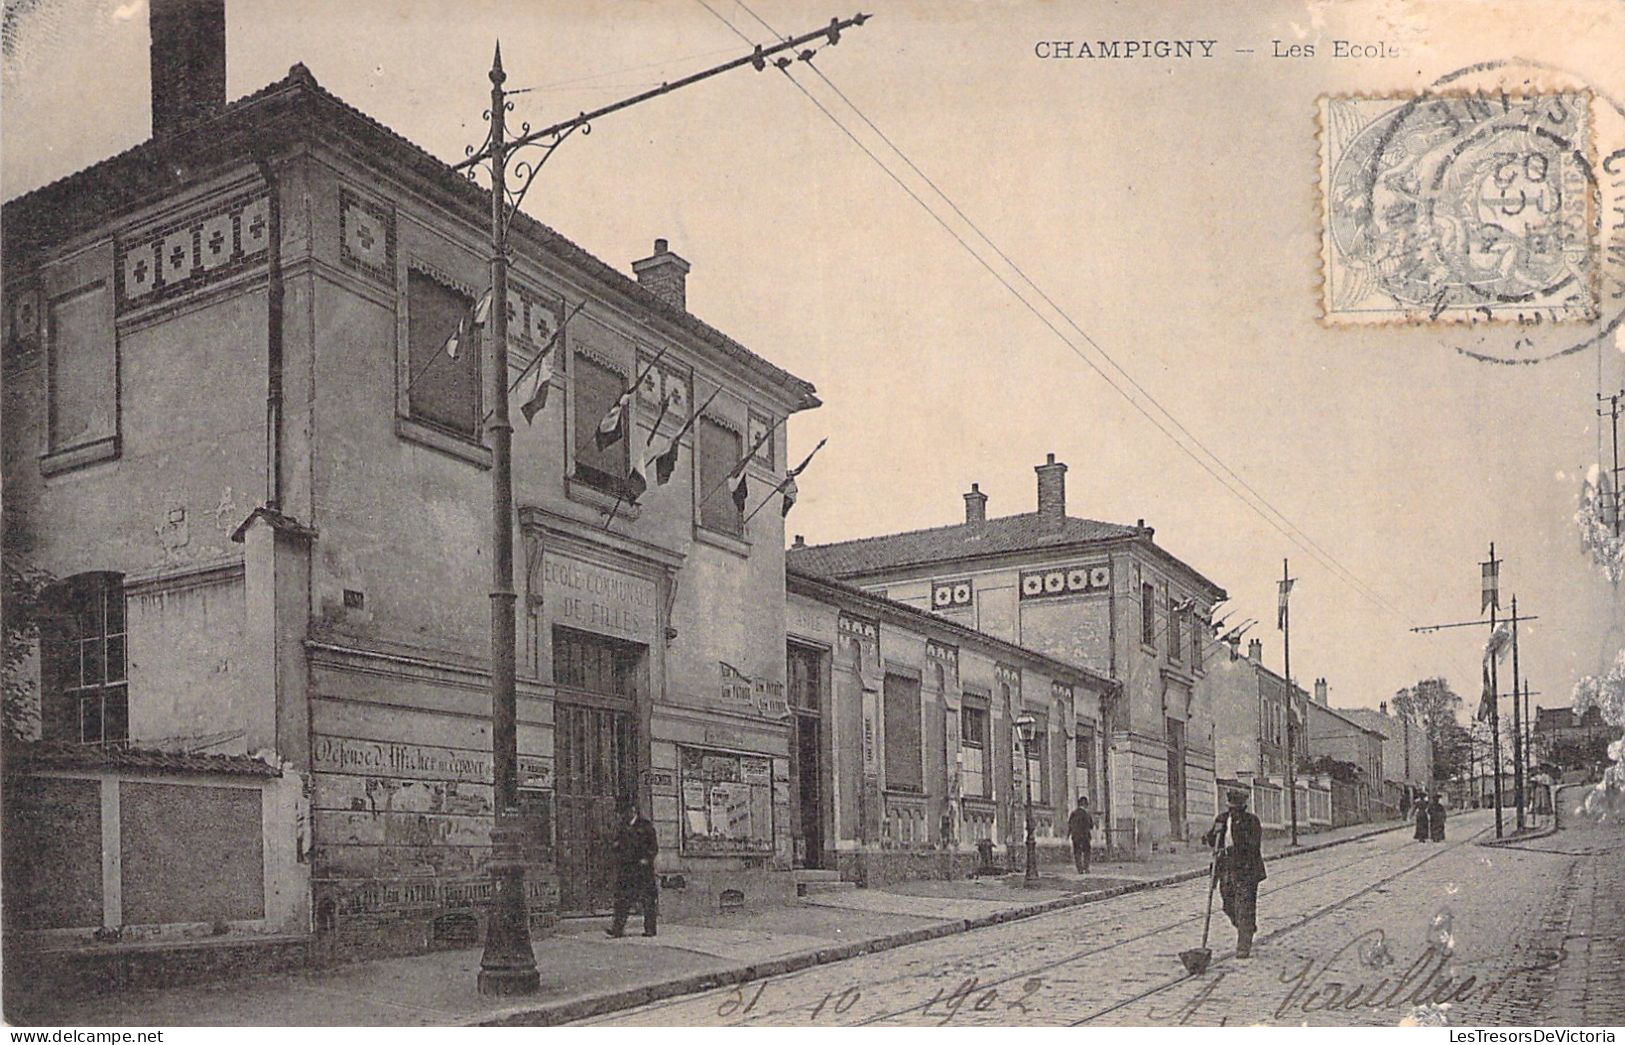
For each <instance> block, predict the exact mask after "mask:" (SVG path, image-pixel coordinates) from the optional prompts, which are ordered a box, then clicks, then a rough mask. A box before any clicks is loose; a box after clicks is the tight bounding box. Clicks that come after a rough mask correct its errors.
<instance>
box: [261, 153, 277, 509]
mask: <svg viewBox="0 0 1625 1045" xmlns="http://www.w3.org/2000/svg"><path fill="white" fill-rule="evenodd" d="M254 163H255V165H256V166H258V167H259V171H260V178H261V179H263V180H264V182H265V188H266V193H267V203H266V208H267V211H268V213H267V224H268V226H269V228H268V232H267V235H268V237H269V240H270V242H269V243H268V244H267V245H266V265H265V305H266V308H265V366H266V373H265V506H266V507H267V508H271V509H273V510H275V511H281V510H282V321H283V286H282V194H281V191H280V187H279V185H278V183H277V178H276V173H275V171H274V170H273V169H272V166H271V160H270V158H269V157H267V156H266V155H264V154H263V153H259V152H256V153H255V154H254Z"/></svg>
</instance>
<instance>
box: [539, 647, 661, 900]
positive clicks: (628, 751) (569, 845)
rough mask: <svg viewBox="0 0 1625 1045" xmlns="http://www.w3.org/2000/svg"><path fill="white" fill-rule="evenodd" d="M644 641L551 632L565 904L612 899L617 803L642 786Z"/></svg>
mask: <svg viewBox="0 0 1625 1045" xmlns="http://www.w3.org/2000/svg"><path fill="white" fill-rule="evenodd" d="M643 657H644V648H643V647H642V646H636V645H633V644H631V643H624V642H617V641H615V640H613V639H606V638H603V637H601V636H597V635H590V634H587V633H585V632H577V631H572V630H571V629H568V628H555V629H554V633H553V679H554V683H555V685H556V687H557V691H556V692H557V696H556V698H555V701H554V705H553V753H554V767H555V772H554V776H555V779H556V781H557V788H558V816H557V824H558V827H557V836H558V843H557V854H558V870H559V909H560V911H561V912H562V913H565V914H602V913H606V912H608V911H609V910H610V909H611V907H612V906H613V904H614V899H615V896H614V887H615V873H616V869H615V832H616V830H617V828H618V827H619V823H618V817H617V815H616V802H617V801H618V799H619V798H620V796H622V795H635V794H636V793H637V779H638V766H639V762H640V749H639V741H638V728H637V710H636V709H637V696H638V692H639V690H640V688H641V679H642V674H643Z"/></svg>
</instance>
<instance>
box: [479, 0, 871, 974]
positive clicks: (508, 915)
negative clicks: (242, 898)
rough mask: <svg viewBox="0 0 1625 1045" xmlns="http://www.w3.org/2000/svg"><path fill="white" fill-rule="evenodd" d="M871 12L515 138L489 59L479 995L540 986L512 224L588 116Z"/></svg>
mask: <svg viewBox="0 0 1625 1045" xmlns="http://www.w3.org/2000/svg"><path fill="white" fill-rule="evenodd" d="M868 19H869V16H868V15H865V14H859V15H856V16H854V17H852V18H846V19H838V18H832V19H830V22H829V25H828V26H826V27H824V28H822V29H817V30H814V31H812V32H809V33H803V34H801V35H800V36H797V37H794V38H793V39H787V40H783V41H781V42H779V43H776V44H774V45H772V46H771V47H766V48H764V47H761V46H757V47H756V48H755V50H754V51H752V52H751V53H750V54H746V55H743V56H741V57H739V58H735V59H733V60H732V61H728V62H723V63H722V64H720V65H715V66H712V67H711V68H709V69H706V70H704V71H702V72H698V73H693V74H691V75H689V76H685V77H683V78H681V79H678V80H674V81H671V82H670V83H662V84H661V85H660V86H659V87H656V88H653V89H651V90H647V91H644V92H642V93H640V94H636V95H633V96H631V97H629V98H625V99H623V100H621V101H618V102H615V103H613V104H611V105H606V106H603V107H602V108H599V109H595V110H593V111H592V112H590V113H581V114H580V115H577V116H575V117H572V118H570V119H568V120H563V121H561V122H559V123H556V124H553V125H552V126H550V127H544V128H542V129H541V130H539V131H532V130H531V129H530V124H528V123H526V124H522V125H521V128H520V134H519V135H518V136H517V137H514V138H511V139H510V138H509V137H508V133H507V119H506V117H507V113H508V112H509V111H510V110H511V108H512V106H513V103H512V102H511V101H509V100H508V94H509V92H507V91H505V90H504V89H503V86H502V85H503V84H504V83H505V82H506V81H507V74H506V73H505V72H504V71H503V69H502V45H501V44H500V43H499V44H498V45H497V48H496V52H495V54H494V55H493V56H492V60H491V71H490V74H489V78H490V81H491V108H490V110H489V111H488V112H487V113H486V119H488V120H489V121H490V130H489V133H488V134H487V136H486V139H485V142H484V144H482V145H481V146H480V148H479V149H475V148H473V147H472V146H471V147H469V148H468V149H467V150H465V151H466V153H467V158H466V159H464V160H463V161H462V162H461V163H458V164H456V165H455V166H454V167H453V168H452V169H453V170H459V171H467V172H468V176H469V177H470V178H472V177H473V171H472V168H474V167H475V166H478V165H480V164H484V165H486V166H487V167H488V169H489V171H490V175H491V308H490V311H489V314H488V317H487V320H486V330H485V336H486V338H487V339H488V340H489V342H490V351H491V356H490V359H491V367H492V370H493V371H494V374H495V376H494V380H493V381H492V384H491V388H492V390H493V395H494V397H495V402H494V403H493V404H492V405H493V409H492V411H491V416H490V419H489V420H488V421H487V423H486V429H485V430H486V434H487V435H488V437H489V438H490V443H491V545H492V548H491V592H490V597H491V776H492V785H493V786H492V806H493V809H492V826H491V861H490V864H489V869H490V872H491V875H492V877H493V878H494V880H495V881H494V883H493V884H494V895H493V896H492V905H491V912H490V915H489V917H488V918H487V920H486V934H485V952H484V954H483V955H482V956H481V958H480V973H479V990H480V993H481V994H529V993H532V992H534V991H535V990H536V989H537V988H538V987H539V986H540V979H541V977H540V974H539V973H538V972H537V969H536V954H535V951H534V949H533V948H532V947H531V942H530V912H529V910H528V905H527V904H526V900H525V857H524V830H523V826H522V825H521V823H520V820H519V808H518V806H519V802H518V799H519V774H518V763H519V751H518V733H517V727H516V720H517V718H518V709H517V706H516V701H515V694H514V675H515V649H514V639H515V626H514V603H515V601H516V593H515V592H514V578H513V525H514V520H513V425H512V424H511V422H510V419H509V414H508V388H507V386H508V309H507V302H508V229H509V225H510V223H511V222H512V220H513V218H514V216H515V215H517V214H518V212H519V207H520V205H521V204H522V203H523V202H524V199H525V195H526V193H528V192H529V191H530V188H531V186H532V185H533V184H535V181H536V176H537V175H538V174H539V173H540V172H541V168H542V165H543V164H545V163H546V162H547V160H548V159H550V158H551V157H552V155H553V152H554V150H556V149H557V148H558V147H559V146H560V145H561V144H563V143H564V140H565V139H566V138H568V137H569V136H570V135H571V134H573V133H575V132H576V131H577V130H581V131H583V132H585V131H586V130H589V129H590V124H591V121H592V120H594V119H597V118H598V117H600V116H606V115H608V114H609V113H612V112H619V111H620V110H622V109H627V108H630V107H632V106H634V105H637V104H638V103H640V102H644V101H648V100H650V99H652V98H658V97H660V96H661V95H665V94H670V93H671V92H672V91H675V90H678V89H679V88H682V87H687V86H689V85H690V84H695V83H699V82H700V81H701V80H706V79H709V78H711V77H713V76H716V75H718V74H719V73H724V72H727V71H728V70H730V69H738V68H740V67H742V66H746V65H750V66H754V67H755V69H756V71H757V72H762V71H764V70H765V69H766V68H767V66H768V62H767V59H768V58H769V57H771V56H773V55H777V54H780V53H781V52H786V51H789V52H792V53H794V54H795V57H794V58H789V57H785V58H778V59H776V60H775V61H774V62H773V63H772V64H773V65H774V66H775V67H776V68H778V69H781V70H782V69H785V68H787V67H788V66H789V65H790V64H791V62H792V61H797V60H799V61H809V60H811V58H812V56H813V54H814V52H815V48H812V47H808V48H807V49H806V50H802V51H799V52H796V50H795V49H796V48H799V47H803V46H804V45H808V44H812V43H814V42H816V41H819V40H825V41H827V42H828V43H830V44H835V43H838V42H839V41H840V35H841V32H842V30H845V29H849V28H852V27H855V26H860V25H862V24H863V23H864V22H865V21H867V20H868ZM531 146H534V147H536V148H539V149H541V150H542V154H541V156H540V157H538V158H536V159H535V160H534V161H525V162H520V163H518V164H516V165H515V166H514V174H515V182H516V186H514V187H510V186H509V184H508V163H509V161H510V160H511V159H512V158H513V157H514V155H515V154H516V153H518V152H519V151H520V150H521V149H524V148H527V147H531Z"/></svg>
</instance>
